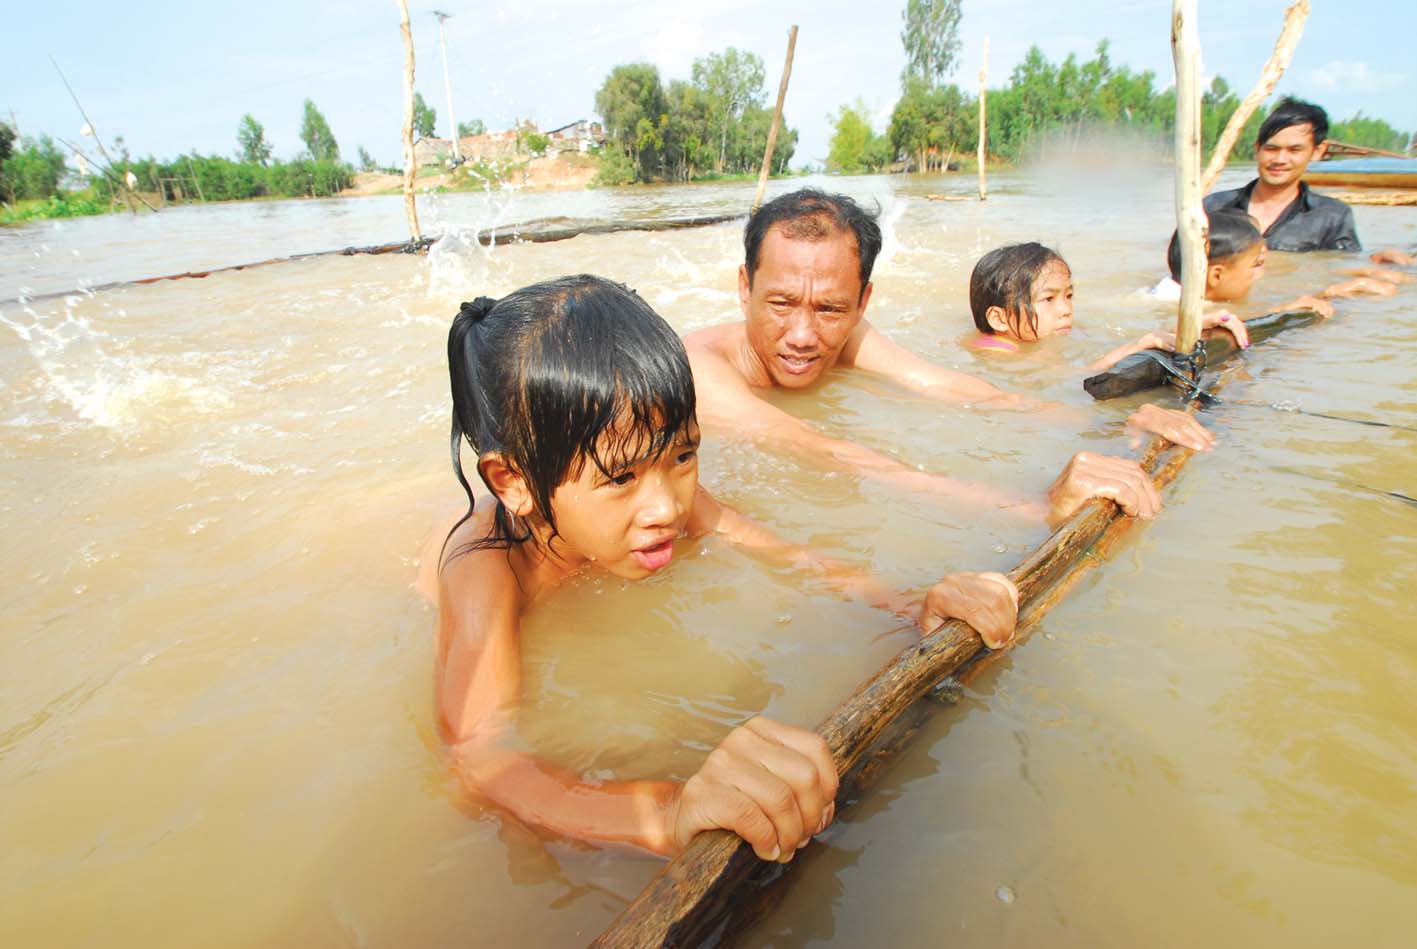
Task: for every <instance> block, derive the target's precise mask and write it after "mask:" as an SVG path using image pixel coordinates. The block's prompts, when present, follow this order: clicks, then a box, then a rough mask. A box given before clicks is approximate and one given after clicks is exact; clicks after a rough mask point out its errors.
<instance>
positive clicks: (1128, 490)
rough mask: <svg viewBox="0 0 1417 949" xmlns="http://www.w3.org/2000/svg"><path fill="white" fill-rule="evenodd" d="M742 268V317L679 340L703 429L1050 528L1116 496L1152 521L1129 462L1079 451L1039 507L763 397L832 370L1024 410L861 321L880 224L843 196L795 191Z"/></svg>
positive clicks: (1148, 494) (766, 218)
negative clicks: (815, 422)
mask: <svg viewBox="0 0 1417 949" xmlns="http://www.w3.org/2000/svg"><path fill="white" fill-rule="evenodd" d="M744 245H745V250H746V261H745V262H744V264H743V266H741V267H740V268H739V270H738V300H739V304H740V306H741V308H742V310H743V316H744V319H743V321H742V322H738V323H723V324H720V325H718V326H711V327H708V328H706V329H702V330H699V331H697V332H695V333H691V334H690V335H689V336H688V337H687V338H686V339H685V340H684V343H685V347H686V348H687V349H688V352H689V361H690V363H691V364H692V365H693V370H694V382H695V387H696V388H697V390H698V403H699V406H698V408H699V420H700V421H701V422H703V423H704V424H706V425H708V426H710V427H714V428H718V429H720V430H725V429H726V430H730V431H733V432H736V433H739V434H742V435H747V436H748V437H750V438H753V439H755V440H757V441H759V442H761V443H765V444H768V445H771V446H773V447H774V448H784V449H787V450H789V451H792V452H794V453H796V454H799V455H806V456H809V457H812V458H813V459H815V460H818V461H823V462H825V463H827V464H829V465H832V466H833V467H837V468H841V469H845V470H848V471H853V472H861V473H863V474H866V475H871V476H874V477H877V478H880V479H881V480H884V481H887V482H890V483H893V484H896V485H899V486H901V487H905V488H907V489H910V490H916V491H925V492H928V493H931V494H934V495H937V496H943V497H948V498H955V499H964V500H967V501H970V502H973V503H979V502H984V503H989V504H993V505H996V506H999V507H1015V508H1019V507H1022V508H1025V509H1027V510H1028V511H1029V513H1030V514H1033V515H1035V516H1042V517H1044V518H1046V520H1047V521H1048V523H1049V524H1054V525H1056V524H1058V523H1061V522H1062V521H1064V520H1066V519H1067V518H1068V517H1069V516H1071V515H1072V513H1073V512H1074V511H1076V510H1077V509H1078V508H1079V507H1081V506H1082V504H1083V503H1084V502H1086V501H1087V500H1088V499H1089V498H1092V497H1106V498H1112V499H1113V500H1115V501H1116V502H1117V503H1118V504H1119V505H1121V507H1122V510H1124V511H1126V512H1127V513H1128V514H1135V515H1140V516H1142V517H1150V516H1151V515H1153V514H1155V513H1156V512H1157V511H1158V510H1160V508H1161V497H1160V495H1159V494H1158V493H1157V490H1156V486H1155V485H1154V484H1152V481H1151V479H1150V478H1149V477H1147V475H1146V472H1145V471H1143V470H1142V468H1141V466H1140V465H1138V464H1137V463H1136V462H1135V461H1132V460H1131V459H1128V458H1116V457H1112V456H1108V455H1098V454H1094V453H1091V452H1079V453H1078V454H1076V455H1074V456H1073V457H1072V459H1071V460H1069V462H1068V463H1067V465H1066V467H1064V468H1063V471H1062V474H1060V475H1059V476H1058V479H1057V480H1056V481H1055V482H1054V483H1053V486H1052V487H1051V488H1050V489H1049V491H1048V496H1047V503H1046V505H1043V504H1037V503H1033V502H1029V501H1023V500H1021V499H1019V498H1017V497H1015V496H1011V495H1009V494H1008V493H1007V492H1001V491H998V490H996V489H994V488H992V487H989V486H986V485H981V484H971V483H966V482H961V481H957V480H954V479H951V478H947V477H944V476H941V475H937V474H932V473H929V472H924V471H920V470H918V469H916V468H915V467H913V466H911V465H908V464H905V463H904V462H901V461H898V460H896V459H894V458H891V457H888V456H886V455H883V454H881V453H880V452H877V451H873V450H871V449H869V448H866V447H865V446H863V445H858V444H856V443H855V442H850V441H846V440H843V439H839V438H832V437H830V436H828V435H825V434H823V433H821V432H819V431H817V430H816V429H815V428H813V427H812V426H811V425H808V424H807V423H806V422H804V421H802V420H801V419H799V418H797V417H796V416H794V415H791V414H789V413H787V412H784V411H782V410H781V409H779V408H777V407H775V406H773V405H770V404H769V403H768V402H766V401H765V400H764V399H763V398H762V397H761V396H760V395H759V393H760V392H762V391H764V390H767V389H772V388H779V389H787V390H795V391H801V390H808V389H811V388H812V387H813V386H815V385H816V384H817V382H818V381H819V380H820V379H821V378H822V377H823V376H824V375H826V374H827V372H829V371H833V370H861V371H864V372H870V373H875V374H878V375H880V376H883V377H885V378H887V379H890V380H892V381H894V382H896V383H898V384H900V385H901V386H903V387H905V388H907V389H910V390H912V391H914V392H917V393H920V394H922V395H925V396H928V397H931V398H937V399H940V400H942V401H946V402H953V403H961V402H996V403H1008V402H1018V401H1020V400H1019V399H1018V397H1016V396H1010V395H1009V394H1007V393H1005V392H1003V391H1001V390H999V389H996V388H994V387H993V386H991V385H989V384H988V383H987V382H984V381H983V380H981V379H976V378H975V377H973V376H970V375H967V374H965V373H961V372H954V371H951V370H949V369H944V368H942V367H940V366H936V365H934V364H933V363H930V362H927V361H926V360H924V359H921V358H920V357H918V356H916V355H915V354H914V353H911V352H910V351H909V350H907V349H905V348H903V347H901V346H898V345H896V344H895V343H893V342H891V341H890V340H889V339H887V338H886V337H885V336H883V335H882V334H881V333H879V332H877V331H876V329H875V328H874V327H872V326H871V324H870V323H868V322H866V321H865V319H864V316H865V313H866V306H867V304H869V303H870V301H871V289H872V285H871V268H872V267H873V266H874V265H875V260H876V254H877V253H878V252H879V251H880V249H881V231H880V228H879V227H878V226H877V225H876V221H875V218H874V217H873V216H872V215H870V214H868V213H867V212H866V211H865V210H864V209H862V208H861V207H860V206H859V205H858V204H856V202H855V201H853V200H851V199H850V198H847V197H844V196H841V195H833V194H827V193H824V192H821V191H817V190H814V189H802V190H800V191H795V192H793V193H791V194H787V195H783V196H782V197H780V198H777V199H776V200H774V201H771V202H769V203H768V204H765V205H763V206H762V207H761V208H759V209H758V210H757V211H756V212H754V213H753V215H752V217H751V218H749V220H748V225H747V228H746V229H745V232H744Z"/></svg>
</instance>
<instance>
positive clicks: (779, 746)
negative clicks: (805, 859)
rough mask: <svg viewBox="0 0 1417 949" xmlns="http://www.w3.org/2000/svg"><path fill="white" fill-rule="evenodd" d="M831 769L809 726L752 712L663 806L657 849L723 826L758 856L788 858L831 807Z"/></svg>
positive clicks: (827, 818)
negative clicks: (661, 841) (661, 842)
mask: <svg viewBox="0 0 1417 949" xmlns="http://www.w3.org/2000/svg"><path fill="white" fill-rule="evenodd" d="M836 790H837V774H836V766H835V765H834V764H833V763H832V758H831V752H830V751H828V750H827V745H826V742H824V741H823V740H822V738H821V736H820V735H818V734H817V733H816V732H809V731H806V730H804V729H801V728H793V727H792V726H790V725H783V724H780V723H778V722H774V721H772V720H771V719H767V718H762V717H758V718H751V719H749V720H748V721H747V722H745V723H743V724H742V725H740V726H739V727H737V728H735V729H733V731H731V732H729V733H728V735H727V737H725V738H724V739H723V741H721V742H719V743H718V747H716V748H714V750H713V751H711V752H709V756H708V758H707V759H706V760H705V761H704V764H703V767H701V768H699V770H698V771H697V772H696V773H695V774H694V775H693V776H692V777H690V778H689V780H688V781H685V782H684V785H683V787H682V788H680V790H679V793H678V795H677V796H676V797H675V798H674V799H673V800H672V801H671V802H670V804H669V807H668V808H667V809H666V810H665V811H664V822H665V829H664V835H663V837H664V839H665V841H666V846H665V847H664V848H663V849H665V850H666V851H667V852H669V853H670V854H678V853H679V852H680V851H682V850H683V849H684V848H685V847H687V846H688V845H689V841H691V840H693V839H694V837H695V836H696V835H697V834H698V833H699V832H700V831H705V830H712V829H714V828H716V827H722V828H723V829H725V830H731V831H733V833H735V834H737V835H738V836H739V837H742V838H743V839H744V840H746V841H747V842H748V843H749V844H750V845H751V846H752V848H753V852H754V853H756V854H757V855H758V857H759V858H760V859H763V860H776V861H779V862H781V863H787V862H788V861H789V860H791V859H792V858H793V856H794V855H796V853H797V851H798V850H799V849H801V848H802V847H804V846H806V844H807V841H809V840H810V839H811V838H812V835H813V834H819V833H821V832H822V831H823V830H825V829H826V828H827V826H828V825H829V824H830V823H831V821H832V817H833V816H835V813H836V806H835V801H836Z"/></svg>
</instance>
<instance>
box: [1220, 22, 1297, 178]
mask: <svg viewBox="0 0 1417 949" xmlns="http://www.w3.org/2000/svg"><path fill="white" fill-rule="evenodd" d="M1308 16H1309V0H1295V2H1294V3H1292V4H1290V6H1289V9H1287V10H1285V11H1284V26H1283V27H1281V28H1280V31H1279V39H1277V40H1275V42H1274V52H1272V53H1270V54H1269V59H1268V60H1267V61H1266V62H1265V64H1264V69H1263V70H1261V71H1260V78H1259V81H1258V82H1257V83H1255V87H1254V88H1253V89H1251V90H1250V94H1249V95H1247V96H1245V98H1244V100H1243V101H1242V102H1241V103H1240V107H1239V108H1238V109H1236V110H1235V114H1234V115H1232V116H1230V121H1229V122H1227V123H1226V124H1225V131H1224V132H1222V133H1221V135H1220V140H1219V141H1218V142H1216V143H1215V151H1214V152H1212V153H1211V156H1210V164H1209V165H1207V166H1206V169H1205V174H1204V175H1202V176H1201V193H1202V194H1205V193H1206V192H1207V191H1209V190H1210V189H1211V188H1212V187H1214V186H1215V179H1216V178H1218V177H1220V173H1221V172H1222V171H1224V170H1225V163H1226V162H1227V161H1229V160H1230V152H1231V150H1233V149H1234V148H1235V141H1236V140H1237V139H1238V138H1239V137H1240V132H1241V131H1242V130H1243V129H1244V128H1245V123H1246V122H1248V121H1250V116H1252V115H1254V114H1255V109H1257V108H1259V105H1260V103H1261V102H1263V101H1264V100H1265V99H1266V98H1268V97H1269V94H1270V93H1271V92H1273V91H1274V86H1275V84H1276V83H1278V82H1279V77H1281V76H1283V75H1284V70H1285V69H1287V68H1288V67H1289V60H1291V59H1292V58H1293V57H1294V49H1295V47H1297V46H1298V45H1299V37H1300V36H1302V35H1303V33H1304V21H1305V20H1306V19H1307V18H1308Z"/></svg>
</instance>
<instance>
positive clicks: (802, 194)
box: [743, 188, 881, 294]
mask: <svg viewBox="0 0 1417 949" xmlns="http://www.w3.org/2000/svg"><path fill="white" fill-rule="evenodd" d="M879 213H880V212H879V211H877V212H875V213H872V212H870V211H867V210H866V209H865V208H863V207H861V205H859V204H857V203H856V202H855V201H853V200H852V199H851V198H848V197H847V196H846V195H844V194H829V193H827V192H825V191H821V190H819V189H817V188H801V189H799V190H797V191H793V192H791V193H790V194H784V195H782V196H781V197H777V198H773V199H772V200H771V201H769V202H768V203H767V204H765V205H763V206H762V207H760V208H758V210H756V211H754V212H753V213H752V214H751V215H750V216H749V217H748V223H747V225H746V226H745V227H744V228H743V250H744V256H745V262H746V264H747V267H748V286H750V287H751V286H752V285H753V275H754V274H755V273H757V271H758V262H759V257H760V255H761V253H762V247H763V240H764V238H766V237H767V236H768V231H769V230H770V229H772V227H773V226H774V225H781V228H782V235H783V236H784V237H788V238H791V239H792V240H806V241H820V240H826V239H827V238H828V237H831V236H833V235H834V234H841V233H847V234H850V235H851V236H852V237H854V238H855V239H856V257H857V259H858V260H859V261H860V268H861V293H863V294H864V293H865V292H866V284H868V283H870V282H871V270H872V268H874V267H875V266H876V255H877V254H879V253H880V252H881V228H880V225H879V224H877V223H876V217H877V215H878V214H879Z"/></svg>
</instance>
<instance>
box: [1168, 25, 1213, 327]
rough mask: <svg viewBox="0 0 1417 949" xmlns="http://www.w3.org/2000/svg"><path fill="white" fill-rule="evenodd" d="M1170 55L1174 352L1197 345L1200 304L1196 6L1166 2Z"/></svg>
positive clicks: (1201, 212) (1203, 224)
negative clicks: (1177, 283) (1177, 270)
mask: <svg viewBox="0 0 1417 949" xmlns="http://www.w3.org/2000/svg"><path fill="white" fill-rule="evenodd" d="M1171 53H1172V58H1173V59H1174V60H1175V63H1176V229H1177V231H1178V232H1179V233H1180V242H1181V304H1180V307H1179V308H1178V311H1177V314H1176V351H1177V352H1178V353H1189V352H1190V351H1191V350H1192V349H1193V348H1195V345H1196V341H1197V340H1199V339H1200V329H1201V307H1202V306H1203V305H1204V304H1205V270H1206V268H1205V256H1206V250H1205V235H1206V217H1205V209H1204V207H1203V205H1202V204H1201V88H1200V86H1201V50H1200V34H1199V31H1198V30H1197V28H1196V0H1172V2H1171Z"/></svg>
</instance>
